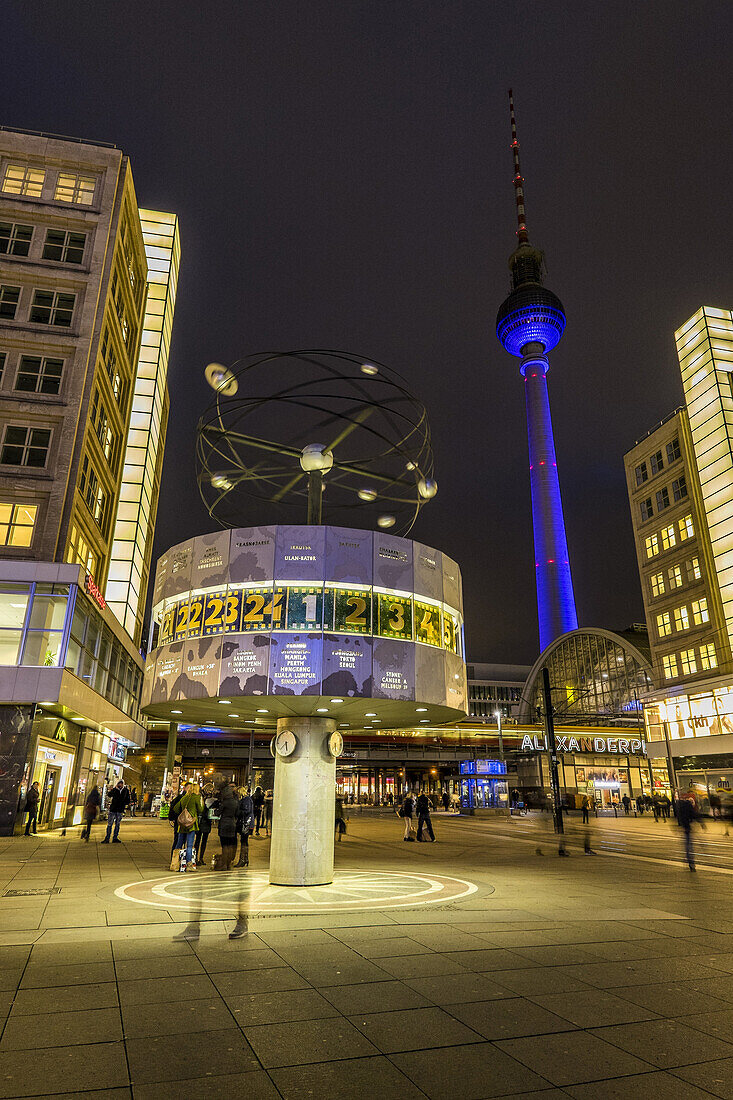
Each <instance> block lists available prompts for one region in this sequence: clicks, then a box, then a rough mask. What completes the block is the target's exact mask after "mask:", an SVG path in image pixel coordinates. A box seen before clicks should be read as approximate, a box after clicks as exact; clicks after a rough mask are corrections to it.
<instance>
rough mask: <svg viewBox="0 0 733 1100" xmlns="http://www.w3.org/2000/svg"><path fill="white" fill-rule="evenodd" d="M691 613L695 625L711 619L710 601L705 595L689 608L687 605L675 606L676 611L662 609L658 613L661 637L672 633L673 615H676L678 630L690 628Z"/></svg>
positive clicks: (658, 630) (694, 601)
mask: <svg viewBox="0 0 733 1100" xmlns="http://www.w3.org/2000/svg"><path fill="white" fill-rule="evenodd" d="M690 614H692V621H693V622H694V624H695V626H702V625H703V623H707V622H709V621H710V612H709V611H708V601H707V599H706V598H705V597H704V596H703V597H701V598H700V599H699V600H693V601H692V603H691V604H690V607H689V608H688V607H687V606H686V605H684V606H682V607H675V609H674V611H662V612H661V613H660V614H659V615H657V633H658V635H659V637H660V638H666V637H668V635H670V634H671V633H672V616H674V629H675V630H676V631H677V632H680V631H683V630H689V629H690Z"/></svg>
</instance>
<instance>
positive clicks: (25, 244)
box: [0, 222, 33, 256]
mask: <svg viewBox="0 0 733 1100" xmlns="http://www.w3.org/2000/svg"><path fill="white" fill-rule="evenodd" d="M32 238H33V226H32V225H14V224H13V223H12V222H0V253H2V254H3V256H27V255H28V250H29V248H30V246H31V240H32Z"/></svg>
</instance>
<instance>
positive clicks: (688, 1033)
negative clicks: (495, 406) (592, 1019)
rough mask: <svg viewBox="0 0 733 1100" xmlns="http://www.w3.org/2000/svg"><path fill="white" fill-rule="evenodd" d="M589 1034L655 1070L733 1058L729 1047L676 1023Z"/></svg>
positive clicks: (649, 1023)
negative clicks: (643, 1061) (624, 1051)
mask: <svg viewBox="0 0 733 1100" xmlns="http://www.w3.org/2000/svg"><path fill="white" fill-rule="evenodd" d="M592 1034H593V1035H596V1036H598V1038H600V1039H604V1040H605V1041H606V1042H609V1043H613V1044H614V1045H615V1046H617V1047H620V1048H621V1049H622V1050H627V1051H628V1052H629V1053H630V1054H637V1055H639V1056H640V1057H641V1056H643V1057H644V1058H646V1060H647V1061H648V1062H651V1063H652V1065H654V1066H657V1067H658V1068H659V1069H669V1068H670V1067H672V1066H689V1065H691V1064H692V1063H693V1062H711V1061H713V1059H717V1058H730V1057H733V1044H731V1043H726V1042H724V1041H723V1040H722V1039H719V1038H716V1036H714V1035H706V1034H703V1032H701V1031H697V1030H696V1029H695V1028H691V1027H687V1026H686V1025H685V1024H684V1023H683V1022H681V1021H680V1020H648V1021H646V1022H644V1023H638V1024H626V1025H625V1026H623V1027H615V1026H614V1027H602V1028H595V1029H594V1030H593V1032H592Z"/></svg>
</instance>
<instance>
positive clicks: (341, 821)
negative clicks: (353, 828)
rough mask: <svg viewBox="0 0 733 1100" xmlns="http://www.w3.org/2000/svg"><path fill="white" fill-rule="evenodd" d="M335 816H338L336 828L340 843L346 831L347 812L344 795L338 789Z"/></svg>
mask: <svg viewBox="0 0 733 1100" xmlns="http://www.w3.org/2000/svg"><path fill="white" fill-rule="evenodd" d="M335 816H336V822H335V828H336V832H337V834H338V835H337V837H336V839H337V840H338V841H339V843H340V841H341V837H342V836H343V835H344V833H345V832H346V814H345V811H344V800H343V797H342V795H340V794H339V793H338V791H337V792H336V815H335Z"/></svg>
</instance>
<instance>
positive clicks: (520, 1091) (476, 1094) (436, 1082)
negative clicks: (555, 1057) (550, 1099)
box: [377, 1043, 549, 1100]
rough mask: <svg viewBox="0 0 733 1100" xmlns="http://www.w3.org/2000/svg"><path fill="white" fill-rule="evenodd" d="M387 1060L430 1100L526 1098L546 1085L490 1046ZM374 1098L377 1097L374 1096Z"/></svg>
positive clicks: (418, 1054)
mask: <svg viewBox="0 0 733 1100" xmlns="http://www.w3.org/2000/svg"><path fill="white" fill-rule="evenodd" d="M391 1060H392V1061H393V1062H394V1064H395V1065H396V1066H398V1067H399V1069H401V1070H402V1072H403V1073H405V1074H406V1075H407V1076H408V1077H409V1078H410V1079H411V1080H412V1081H414V1082H415V1084H416V1085H417V1086H418V1088H420V1089H422V1091H423V1092H424V1093H425V1095H426V1096H428V1097H430V1100H456V1098H457V1097H460V1100H487V1098H489V1097H496V1096H512V1095H517V1096H523V1097H524V1096H527V1095H528V1093H529V1092H530V1091H531V1090H532V1089H541V1088H542V1086H543V1085H547V1086H548V1088H549V1084H548V1082H547V1081H546V1080H545V1079H544V1078H543V1077H540V1076H539V1075H538V1074H536V1073H533V1072H531V1071H530V1070H528V1069H527V1067H526V1066H524V1065H522V1064H521V1063H520V1062H517V1061H516V1060H515V1059H514V1058H511V1057H510V1056H509V1055H507V1054H504V1053H503V1052H502V1051H500V1050H498V1049H497V1048H496V1047H495V1046H494V1044H493V1043H477V1044H475V1045H472V1046H457V1047H441V1048H439V1049H437V1050H419V1051H413V1052H411V1053H406V1054H393V1055H392V1058H391ZM377 1095H378V1094H377Z"/></svg>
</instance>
